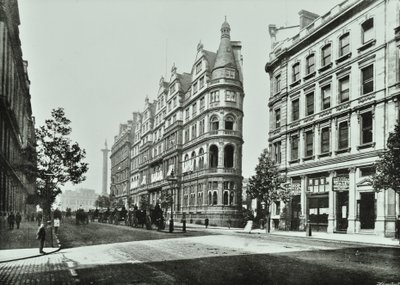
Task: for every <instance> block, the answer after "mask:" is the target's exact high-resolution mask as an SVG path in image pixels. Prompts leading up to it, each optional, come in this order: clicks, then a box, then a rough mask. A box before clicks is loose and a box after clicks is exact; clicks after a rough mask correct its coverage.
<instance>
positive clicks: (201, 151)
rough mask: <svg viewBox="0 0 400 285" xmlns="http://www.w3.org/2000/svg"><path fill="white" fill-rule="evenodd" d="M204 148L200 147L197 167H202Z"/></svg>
mask: <svg viewBox="0 0 400 285" xmlns="http://www.w3.org/2000/svg"><path fill="white" fill-rule="evenodd" d="M203 155H204V150H203V149H202V148H201V149H200V150H199V169H203V168H204V156H203Z"/></svg>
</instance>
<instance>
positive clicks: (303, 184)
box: [299, 175, 308, 231]
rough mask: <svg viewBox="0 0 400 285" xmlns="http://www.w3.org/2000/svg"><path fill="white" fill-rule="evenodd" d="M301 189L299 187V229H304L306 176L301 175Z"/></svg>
mask: <svg viewBox="0 0 400 285" xmlns="http://www.w3.org/2000/svg"><path fill="white" fill-rule="evenodd" d="M300 185H301V187H300V188H301V189H300V203H301V216H300V225H299V230H300V231H304V230H305V225H306V223H307V219H308V214H307V212H308V209H307V192H306V191H307V176H306V175H303V176H301V184H300Z"/></svg>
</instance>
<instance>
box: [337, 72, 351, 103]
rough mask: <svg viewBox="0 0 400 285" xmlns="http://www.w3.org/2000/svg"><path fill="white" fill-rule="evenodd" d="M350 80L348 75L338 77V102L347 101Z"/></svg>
mask: <svg viewBox="0 0 400 285" xmlns="http://www.w3.org/2000/svg"><path fill="white" fill-rule="evenodd" d="M349 93H350V80H349V76H346V77H343V78H341V79H339V103H344V102H347V101H349Z"/></svg>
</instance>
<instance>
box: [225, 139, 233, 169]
mask: <svg viewBox="0 0 400 285" xmlns="http://www.w3.org/2000/svg"><path fill="white" fill-rule="evenodd" d="M234 150H235V149H234V147H233V146H232V145H230V144H229V145H227V146H225V149H224V167H226V168H231V167H233V153H234Z"/></svg>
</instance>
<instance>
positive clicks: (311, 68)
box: [306, 54, 315, 74]
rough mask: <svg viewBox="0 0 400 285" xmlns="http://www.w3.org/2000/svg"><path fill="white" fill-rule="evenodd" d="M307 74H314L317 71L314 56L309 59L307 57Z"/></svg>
mask: <svg viewBox="0 0 400 285" xmlns="http://www.w3.org/2000/svg"><path fill="white" fill-rule="evenodd" d="M306 69H307V70H306V71H307V72H306V73H307V74H310V73H313V72H314V71H315V58H314V55H313V54H312V55H310V56H309V57H307V67H306Z"/></svg>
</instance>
